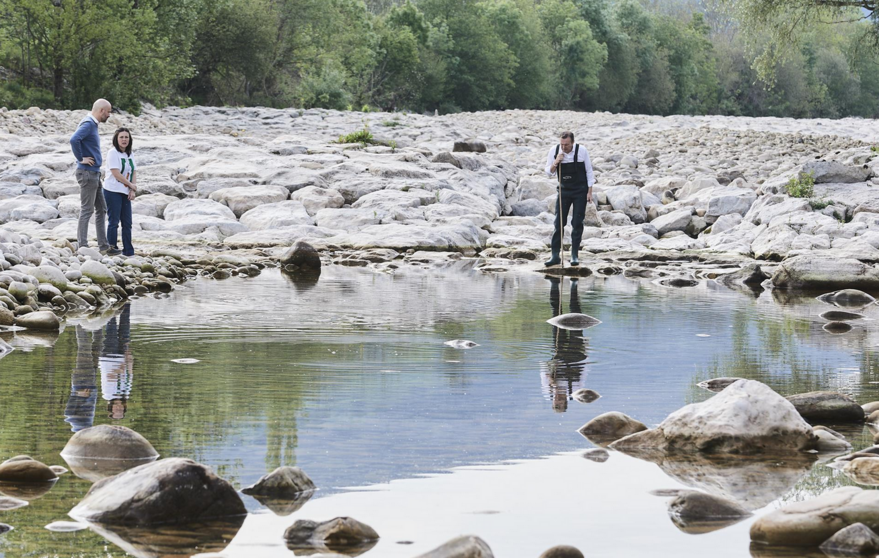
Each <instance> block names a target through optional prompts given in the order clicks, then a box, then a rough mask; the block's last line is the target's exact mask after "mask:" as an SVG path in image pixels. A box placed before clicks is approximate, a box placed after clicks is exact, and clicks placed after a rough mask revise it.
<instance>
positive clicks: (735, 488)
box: [625, 451, 817, 511]
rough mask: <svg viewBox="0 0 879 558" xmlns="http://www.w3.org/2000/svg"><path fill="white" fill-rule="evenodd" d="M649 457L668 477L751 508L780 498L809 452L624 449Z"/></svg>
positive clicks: (803, 469) (809, 461) (811, 459)
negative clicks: (729, 452)
mask: <svg viewBox="0 0 879 558" xmlns="http://www.w3.org/2000/svg"><path fill="white" fill-rule="evenodd" d="M625 453H627V454H628V455H631V456H632V457H637V458H639V459H643V460H644V461H650V462H652V463H656V464H657V465H659V468H660V469H662V471H663V472H664V473H665V474H666V475H668V476H669V477H671V478H673V479H675V480H677V481H678V482H680V483H683V484H684V485H686V486H690V487H692V488H695V489H697V490H701V491H703V492H707V493H709V494H712V495H714V496H719V497H721V498H726V499H729V500H732V501H734V502H737V503H738V504H740V505H741V506H742V507H744V508H745V509H747V510H750V511H754V510H757V509H760V508H762V507H765V506H767V505H769V504H770V503H771V502H773V501H774V500H776V499H778V498H780V497H781V496H782V495H784V494H785V493H786V492H788V491H789V490H790V489H791V488H793V487H794V486H795V485H796V484H797V482H798V481H799V480H800V479H801V478H803V477H804V476H806V475H807V474H808V473H809V470H810V469H811V467H812V465H813V464H814V463H815V461H816V459H817V458H816V456H815V455H814V454H810V453H789V454H784V455H781V456H775V455H773V456H768V455H756V456H755V455H709V454H702V453H688V452H674V453H665V452H652V451H634V452H633V451H627V452H625Z"/></svg>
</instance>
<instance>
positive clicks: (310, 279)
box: [281, 267, 320, 291]
mask: <svg viewBox="0 0 879 558" xmlns="http://www.w3.org/2000/svg"><path fill="white" fill-rule="evenodd" d="M281 272H282V273H281V276H282V277H283V278H284V279H286V280H287V281H289V282H290V283H292V284H293V287H294V288H295V289H296V290H297V291H307V290H309V289H312V288H314V286H315V285H317V282H318V280H319V279H320V272H314V273H303V272H299V273H290V272H288V271H287V270H286V269H284V268H283V267H282V268H281Z"/></svg>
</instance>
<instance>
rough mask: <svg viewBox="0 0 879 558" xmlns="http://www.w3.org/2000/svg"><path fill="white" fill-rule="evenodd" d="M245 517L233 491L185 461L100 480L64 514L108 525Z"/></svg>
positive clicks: (143, 467) (144, 467)
mask: <svg viewBox="0 0 879 558" xmlns="http://www.w3.org/2000/svg"><path fill="white" fill-rule="evenodd" d="M246 513H247V510H246V509H245V508H244V504H243V503H242V502H241V498H240V497H239V496H238V493H237V492H235V489H234V488H233V487H232V485H230V484H229V483H228V482H226V481H225V480H223V479H221V478H219V477H218V476H216V475H215V474H214V473H213V472H212V471H211V470H210V469H209V468H208V467H205V466H204V465H201V464H199V463H196V462H195V461H192V460H191V459H181V458H170V459H161V460H159V461H155V462H152V463H147V464H145V465H140V466H139V467H135V468H133V469H129V470H127V471H124V472H122V473H119V474H118V475H116V476H113V477H109V478H105V479H103V480H100V481H98V482H96V483H95V484H94V485H92V487H91V489H90V490H89V491H88V493H87V494H86V495H85V497H84V498H83V499H82V501H80V503H79V504H78V505H77V506H76V507H75V508H73V509H72V510H71V511H70V516H71V517H73V518H74V519H78V520H84V521H90V522H93V523H104V524H108V525H132V526H145V525H157V524H163V523H178V524H179V523H190V522H197V521H206V520H211V519H220V518H223V517H229V516H242V515H245V514H246Z"/></svg>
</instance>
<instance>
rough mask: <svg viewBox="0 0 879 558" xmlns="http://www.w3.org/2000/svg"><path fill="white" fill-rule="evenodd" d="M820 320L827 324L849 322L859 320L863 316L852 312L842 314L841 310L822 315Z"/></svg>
mask: <svg viewBox="0 0 879 558" xmlns="http://www.w3.org/2000/svg"><path fill="white" fill-rule="evenodd" d="M819 317H820V318H822V319H824V320H827V321H829V322H848V321H851V320H860V319H861V318H863V317H864V315H863V314H855V313H854V312H843V311H842V310H830V311H828V312H824V313H822V314H821V315H820V316H819Z"/></svg>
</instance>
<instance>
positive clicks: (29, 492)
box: [0, 481, 55, 502]
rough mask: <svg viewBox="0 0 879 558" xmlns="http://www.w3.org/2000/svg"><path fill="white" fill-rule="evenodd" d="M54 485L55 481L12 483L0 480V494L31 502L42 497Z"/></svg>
mask: <svg viewBox="0 0 879 558" xmlns="http://www.w3.org/2000/svg"><path fill="white" fill-rule="evenodd" d="M53 486H55V481H49V482H28V483H18V484H12V483H8V482H0V495H2V496H9V497H11V498H19V499H21V500H27V501H28V502H32V501H34V500H37V499H38V498H42V497H43V496H44V495H45V494H46V493H47V492H49V491H50V490H52V487H53Z"/></svg>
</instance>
